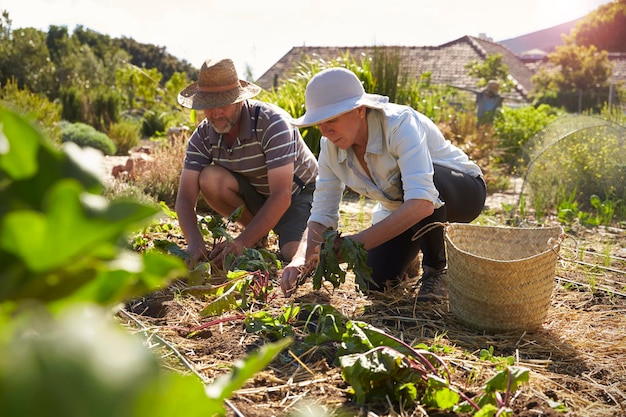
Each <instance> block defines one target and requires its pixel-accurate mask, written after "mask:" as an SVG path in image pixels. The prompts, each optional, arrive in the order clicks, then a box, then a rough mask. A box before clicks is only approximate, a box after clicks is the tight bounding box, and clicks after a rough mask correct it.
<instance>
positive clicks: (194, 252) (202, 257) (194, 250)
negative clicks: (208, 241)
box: [186, 241, 209, 269]
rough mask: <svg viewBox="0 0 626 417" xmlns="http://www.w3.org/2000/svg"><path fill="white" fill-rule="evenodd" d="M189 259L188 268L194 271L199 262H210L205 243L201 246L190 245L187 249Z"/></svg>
mask: <svg viewBox="0 0 626 417" xmlns="http://www.w3.org/2000/svg"><path fill="white" fill-rule="evenodd" d="M187 253H188V254H189V259H188V260H187V261H186V263H187V268H189V269H193V268H195V266H196V263H198V262H207V261H208V260H209V256H208V251H207V248H206V245H205V243H204V241H203V242H202V244H199V245H189V246H188V247H187Z"/></svg>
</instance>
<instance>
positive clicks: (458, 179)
mask: <svg viewBox="0 0 626 417" xmlns="http://www.w3.org/2000/svg"><path fill="white" fill-rule="evenodd" d="M305 100H306V103H305V105H306V112H305V114H304V116H302V117H301V118H299V119H297V120H295V121H294V122H293V124H294V125H296V126H299V127H305V126H313V125H317V126H318V127H319V129H320V132H321V133H322V139H321V143H320V154H319V158H318V163H319V174H318V177H317V181H316V190H315V193H314V197H313V207H312V209H311V216H310V217H309V221H308V225H307V230H306V231H305V233H304V235H303V238H302V240H301V242H300V245H299V247H298V251H297V252H296V255H295V256H294V257H293V259H292V261H291V262H290V263H289V265H287V267H286V268H285V269H284V271H283V274H282V277H281V288H282V290H283V292H284V293H285V294H286V295H288V294H290V293H291V292H292V290H293V289H294V287H295V285H296V282H297V278H298V271H299V269H301V267H302V266H303V265H304V264H306V263H307V261H311V260H312V259H314V258H315V255H316V252H317V247H318V246H319V244H320V243H321V241H322V235H323V232H324V231H325V230H326V229H327V228H333V229H337V226H338V222H339V205H340V203H341V197H342V194H343V191H344V189H345V187H349V188H350V189H351V190H353V191H355V192H357V193H359V194H361V195H364V196H366V197H368V198H370V199H372V200H375V201H376V202H377V205H376V206H375V208H374V210H373V213H372V214H373V216H372V223H373V224H372V225H371V226H370V227H368V228H367V229H365V230H363V231H361V232H359V233H357V234H354V235H350V236H346V235H344V238H349V239H352V240H354V241H357V242H360V243H362V244H363V245H364V247H365V249H366V250H367V254H368V257H367V263H368V265H369V266H370V267H371V268H372V278H373V280H374V281H375V282H376V283H377V284H378V286H377V288H372V289H378V290H382V289H384V286H385V283H386V282H387V281H389V280H391V281H393V280H398V279H400V277H402V276H403V275H404V273H405V271H406V270H407V267H408V266H409V265H410V264H411V262H412V261H413V260H414V259H416V257H417V255H418V253H419V251H420V250H421V251H422V271H423V273H422V276H421V278H420V282H421V286H420V290H419V292H418V300H423V301H426V300H432V299H435V298H441V297H444V296H445V294H446V291H445V281H444V277H443V274H444V273H445V270H446V254H445V243H444V230H443V228H442V227H435V228H433V229H432V230H431V231H429V232H428V233H425V234H423V235H422V236H421V237H419V238H418V239H416V240H413V239H412V238H413V236H414V235H415V234H416V232H419V231H420V230H422V228H423V227H424V226H427V225H429V224H430V223H434V222H446V221H449V222H470V221H472V220H474V219H475V218H476V217H478V215H479V214H480V212H481V210H482V208H483V205H484V203H485V197H486V186H485V182H484V180H483V177H482V172H481V170H480V168H479V167H478V166H477V165H476V164H475V163H473V162H472V161H470V160H469V158H468V156H467V155H466V154H465V153H464V152H463V151H461V150H460V149H459V148H457V147H456V146H454V145H452V144H451V143H450V142H449V141H447V140H445V139H444V137H443V135H442V133H441V131H440V130H439V129H438V128H437V126H436V125H435V124H434V123H433V122H432V121H431V120H430V119H429V118H427V117H426V116H424V115H423V114H420V113H418V112H417V111H415V110H413V109H412V108H410V107H408V106H402V105H398V104H394V103H389V102H388V98H387V97H384V96H380V95H376V94H368V93H366V92H365V90H364V89H363V86H362V85H361V82H360V81H359V79H358V78H357V77H356V75H355V74H354V73H352V72H351V71H349V70H347V69H345V68H330V69H326V70H324V71H321V72H320V73H318V74H316V75H315V76H314V77H313V78H312V79H311V80H310V81H309V83H308V85H307V88H306V93H305Z"/></svg>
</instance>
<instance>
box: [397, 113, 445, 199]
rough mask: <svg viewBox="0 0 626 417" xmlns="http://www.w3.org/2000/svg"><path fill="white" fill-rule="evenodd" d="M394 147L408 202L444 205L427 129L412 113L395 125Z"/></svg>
mask: <svg viewBox="0 0 626 417" xmlns="http://www.w3.org/2000/svg"><path fill="white" fill-rule="evenodd" d="M393 129H394V132H393V134H392V137H393V140H392V143H391V147H392V148H393V151H394V153H395V154H396V155H397V156H398V167H399V168H400V173H401V176H402V188H403V195H404V200H405V201H406V200H413V199H420V200H427V201H430V202H432V203H433V204H434V205H435V207H436V208H438V207H441V206H442V205H443V203H442V202H441V201H440V200H439V192H438V191H437V189H436V188H435V183H434V182H433V176H434V169H433V162H432V159H431V157H430V152H429V150H428V142H427V137H426V134H427V130H426V129H425V128H424V126H423V125H422V124H421V122H420V121H419V119H418V118H417V117H415V115H413V114H411V112H406V113H405V114H404V115H403V117H401V118H399V119H398V123H397V124H395V126H393Z"/></svg>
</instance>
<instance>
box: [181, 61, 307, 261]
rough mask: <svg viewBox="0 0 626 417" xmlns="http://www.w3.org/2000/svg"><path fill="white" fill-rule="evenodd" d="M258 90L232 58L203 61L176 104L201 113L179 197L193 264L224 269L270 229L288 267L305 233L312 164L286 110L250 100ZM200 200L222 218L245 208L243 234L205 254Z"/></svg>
mask: <svg viewBox="0 0 626 417" xmlns="http://www.w3.org/2000/svg"><path fill="white" fill-rule="evenodd" d="M260 92H261V88H260V87H258V86H257V85H254V84H252V83H249V82H246V81H244V80H240V79H239V77H238V75H237V71H236V69H235V66H234V64H233V62H232V61H231V60H230V59H220V60H213V59H207V60H206V61H205V62H204V64H203V65H202V67H201V69H200V75H199V79H198V81H197V82H194V83H192V84H190V85H189V86H187V87H186V88H185V89H184V90H183V91H181V92H180V94H179V95H178V102H179V104H181V105H182V106H184V107H187V108H190V109H195V110H201V111H203V112H204V115H205V119H204V120H203V121H202V122H201V123H200V124H199V125H198V127H197V128H196V130H195V131H194V132H193V134H192V135H191V138H190V139H189V143H188V145H187V152H186V155H185V163H184V168H183V171H182V174H181V177H180V185H179V189H178V195H177V198H176V213H177V214H178V221H179V224H180V227H181V229H182V231H183V234H184V235H185V238H186V239H187V244H188V247H187V252H188V253H189V254H190V255H191V259H192V262H190V266H192V265H193V264H195V262H198V261H207V260H211V261H214V262H215V263H216V265H218V266H221V265H222V262H223V259H224V257H225V256H226V255H228V254H229V253H231V252H232V253H234V254H235V255H241V254H242V253H243V249H244V248H246V247H247V248H252V247H255V246H256V245H257V243H258V242H260V241H262V240H263V239H264V238H265V237H266V236H267V234H268V233H269V232H270V230H274V232H275V233H276V234H277V235H278V236H279V246H280V251H281V255H282V256H283V257H284V259H285V260H287V261H289V260H291V258H292V257H293V255H294V254H295V251H296V249H297V246H298V242H299V241H300V238H301V237H302V233H303V232H304V229H305V228H306V222H307V219H308V217H309V213H310V209H311V202H312V200H313V190H314V188H315V178H316V176H317V161H316V159H315V156H314V155H313V153H312V152H311V151H310V149H309V148H308V146H307V145H306V143H305V142H304V140H303V139H302V136H301V135H300V132H299V130H298V129H297V128H296V127H293V126H292V125H291V124H290V122H291V117H290V116H289V114H288V113H287V112H285V111H284V110H282V109H280V108H278V107H277V106H274V105H272V104H269V103H264V102H261V101H258V100H251V98H252V97H254V96H256V95H257V94H259V93H260ZM200 194H201V195H202V197H203V198H204V200H205V201H206V202H207V204H208V205H209V206H210V207H211V208H212V209H213V210H215V211H216V212H217V213H219V214H220V215H222V216H224V217H228V216H230V215H231V214H232V213H233V212H234V211H235V210H236V209H237V208H239V207H241V206H242V205H243V206H244V211H243V215H242V216H241V218H240V219H239V220H238V221H239V222H240V223H241V224H242V226H244V229H243V231H242V232H241V233H240V234H239V236H237V237H236V238H235V239H234V240H233V241H232V242H220V243H219V244H217V245H215V247H214V248H213V250H212V251H211V252H210V253H208V250H207V247H206V243H205V242H204V238H203V236H202V234H201V232H200V229H199V227H198V222H197V215H196V203H197V201H198V197H199V195H200Z"/></svg>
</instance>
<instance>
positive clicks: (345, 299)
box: [120, 203, 626, 417]
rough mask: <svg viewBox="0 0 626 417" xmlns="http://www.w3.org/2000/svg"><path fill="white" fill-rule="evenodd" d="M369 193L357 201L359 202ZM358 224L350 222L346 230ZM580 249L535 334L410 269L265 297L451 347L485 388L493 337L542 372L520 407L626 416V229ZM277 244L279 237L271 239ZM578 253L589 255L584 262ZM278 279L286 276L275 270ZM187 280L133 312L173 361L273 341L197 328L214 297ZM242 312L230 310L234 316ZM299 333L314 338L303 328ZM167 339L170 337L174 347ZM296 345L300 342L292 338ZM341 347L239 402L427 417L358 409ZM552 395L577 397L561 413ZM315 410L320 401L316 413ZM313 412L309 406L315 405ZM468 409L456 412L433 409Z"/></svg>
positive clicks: (274, 371)
mask: <svg viewBox="0 0 626 417" xmlns="http://www.w3.org/2000/svg"><path fill="white" fill-rule="evenodd" d="M354 207H355V206H353V209H351V210H350V209H346V210H345V211H344V220H343V221H342V223H341V224H344V225H353V226H354V227H357V228H358V227H359V226H358V224H359V223H367V222H368V219H367V216H364V215H363V212H362V211H361V209H359V208H357V209H356V210H355V209H354ZM356 207H359V206H358V203H357V206H356ZM346 233H347V231H346ZM572 233H573V235H572V241H575V242H576V243H577V245H578V247H577V248H575V247H574V246H573V245H572V247H571V248H563V255H564V258H565V259H562V260H560V261H559V263H558V265H557V270H556V276H555V280H554V290H553V294H552V299H551V306H550V308H549V311H548V312H547V317H546V319H545V321H544V323H543V326H542V327H541V329H539V330H537V331H535V332H533V333H523V332H521V333H520V332H513V333H506V334H485V333H482V332H479V331H476V330H472V329H468V328H466V327H464V326H463V325H461V324H459V323H458V322H457V320H456V319H455V317H454V316H453V314H451V313H450V311H449V309H448V305H447V302H441V303H417V302H416V301H415V290H414V288H413V287H414V285H415V281H416V278H413V279H409V280H407V281H406V282H404V283H403V284H402V286H401V287H400V288H395V289H392V290H390V291H389V292H386V293H383V294H379V295H377V296H365V295H363V294H361V293H359V292H357V291H355V289H354V285H353V281H352V280H351V277H350V274H349V275H348V281H347V282H346V283H345V284H344V285H342V286H341V287H340V288H338V289H335V290H332V289H331V288H326V289H325V288H322V289H321V290H319V291H314V290H313V289H312V287H311V284H310V283H307V284H305V285H303V286H302V287H300V288H298V290H297V293H296V294H295V295H294V296H293V297H292V298H290V299H285V298H284V297H283V296H282V294H280V293H279V289H278V288H275V289H274V290H273V291H274V292H275V294H276V296H275V298H273V299H272V301H270V302H268V303H267V304H263V305H256V306H255V307H254V309H264V310H266V311H268V312H269V313H270V314H272V315H273V316H277V315H278V314H280V313H281V312H282V308H283V307H284V306H285V305H288V304H290V303H292V302H295V303H302V304H330V305H331V306H333V307H335V308H336V309H338V310H339V311H340V312H341V313H342V314H343V315H344V316H345V317H346V318H347V319H353V320H360V321H365V322H368V323H370V324H371V325H373V326H376V327H378V328H380V329H382V330H384V331H385V332H388V333H389V334H392V335H394V336H396V337H399V338H401V339H403V340H405V341H408V342H411V343H412V344H417V343H425V344H427V345H429V346H433V345H434V346H441V347H443V346H446V347H448V348H449V349H450V350H449V351H448V352H446V353H442V354H440V356H442V357H443V358H444V359H445V360H446V362H447V363H448V365H449V366H450V368H451V370H452V371H453V377H452V378H453V382H454V383H455V384H457V385H458V386H461V387H463V388H464V390H465V391H466V392H468V393H469V394H475V393H476V392H477V391H478V390H479V389H480V388H482V386H483V384H484V382H485V381H486V380H487V379H488V378H489V377H490V376H492V375H493V374H494V373H495V372H496V366H497V364H496V363H493V362H490V361H486V360H481V359H480V351H481V349H489V348H490V347H493V355H494V357H507V356H513V357H514V358H515V362H516V364H518V365H521V366H525V367H528V368H529V369H530V370H531V377H530V383H529V384H527V385H525V386H523V388H522V390H521V391H520V392H518V393H517V396H516V398H515V399H514V401H513V403H512V404H513V408H514V410H515V414H514V415H516V416H531V415H554V416H556V415H566V416H568V417H573V416H581V417H582V416H592V415H593V416H598V417H609V416H610V417H613V416H624V415H626V411H625V408H626V394H625V392H626V361H625V359H626V315H625V314H624V313H625V312H626V291H625V288H626V241H625V239H624V236H625V233H624V230H621V229H612V230H609V229H595V230H589V229H580V230H576V231H573V232H572ZM270 244H271V245H275V242H272V241H271V240H270ZM575 251H577V252H578V253H579V254H582V257H579V258H578V259H576V260H574V259H573V256H570V255H572V254H573V253H574V252H575ZM274 279H275V280H277V279H278V276H275V277H274ZM185 288H186V285H185V283H184V282H176V283H174V284H173V285H172V286H171V287H170V288H168V289H167V290H164V291H162V292H160V293H157V294H152V295H151V296H149V297H146V298H144V299H140V300H136V301H135V302H134V303H131V304H129V305H128V306H127V308H126V309H125V310H123V312H122V314H121V315H120V317H121V319H122V320H123V321H124V322H125V323H127V325H128V326H129V328H131V329H133V330H138V331H141V332H143V333H144V334H145V336H146V339H147V340H149V341H150V342H151V345H152V346H160V348H159V351H158V352H159V354H161V355H162V357H163V361H164V364H166V366H169V367H172V368H174V369H177V370H179V371H182V372H193V373H196V374H197V375H198V377H199V378H201V379H202V380H203V381H206V382H210V381H212V380H213V378H215V377H216V376H217V375H220V374H222V373H224V372H226V371H228V370H229V369H230V367H231V366H232V363H233V362H234V361H235V360H236V359H239V358H243V357H245V356H246V355H247V354H248V353H249V352H250V351H251V350H254V349H256V348H257V347H258V346H259V345H261V344H263V343H265V342H267V340H265V339H264V338H263V337H262V336H259V335H253V334H248V333H246V331H245V330H244V328H243V325H242V321H241V320H240V319H237V320H232V321H228V320H227V321H224V322H222V323H220V324H218V325H215V326H212V327H210V328H209V329H207V330H206V331H204V332H202V333H201V334H198V335H196V336H195V337H193V338H188V337H186V336H187V334H188V332H189V329H191V328H193V327H196V326H198V325H200V324H201V323H203V322H206V321H207V320H208V319H209V318H206V317H202V316H201V315H200V311H201V310H202V309H203V308H204V307H205V306H206V299H205V298H203V297H198V296H193V295H190V294H185V291H184V290H185ZM233 314H234V313H225V314H224V318H228V317H232V316H233ZM295 330H296V341H297V340H299V338H300V340H301V338H302V337H304V335H305V332H304V329H302V328H296V329H295ZM163 347H165V348H164V349H163ZM292 348H293V346H292ZM336 348H337V347H336V346H333V345H332V344H328V345H321V346H315V347H312V348H310V349H309V350H308V351H306V352H304V353H300V354H299V355H296V353H294V349H292V350H289V351H287V352H284V353H283V354H281V355H279V357H277V358H276V359H275V361H274V362H273V363H272V365H271V366H270V367H269V368H268V369H266V370H265V371H263V372H261V373H259V374H257V375H256V377H255V378H254V379H253V380H252V381H250V382H249V383H248V385H247V386H246V387H245V388H243V389H241V390H239V391H238V392H236V393H235V395H234V396H233V397H232V399H231V400H230V401H229V406H230V410H231V412H232V415H237V416H241V415H243V416H287V415H290V416H291V415H367V414H366V412H369V413H370V414H369V415H380V416H382V415H385V416H396V415H403V416H404V415H406V416H420V415H427V414H425V411H424V410H422V409H421V408H420V407H417V408H415V409H412V410H402V409H401V408H400V407H399V406H398V405H397V404H389V405H388V406H387V407H382V408H381V407H372V408H371V409H369V410H363V409H358V408H357V407H355V406H354V404H352V403H351V402H350V395H349V393H348V388H349V386H348V385H347V384H346V383H345V382H344V381H343V379H342V377H341V370H340V369H339V368H338V367H337V366H336V364H335V363H333V358H334V357H335V356H334V355H335V353H336ZM549 401H556V402H559V403H562V404H565V405H566V407H567V409H568V410H569V412H568V413H566V414H563V413H557V412H556V411H554V410H553V409H552V408H551V407H550V405H549ZM311 410H315V411H311ZM305 412H308V413H309V414H298V413H305ZM430 415H448V416H452V415H456V414H430Z"/></svg>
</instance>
